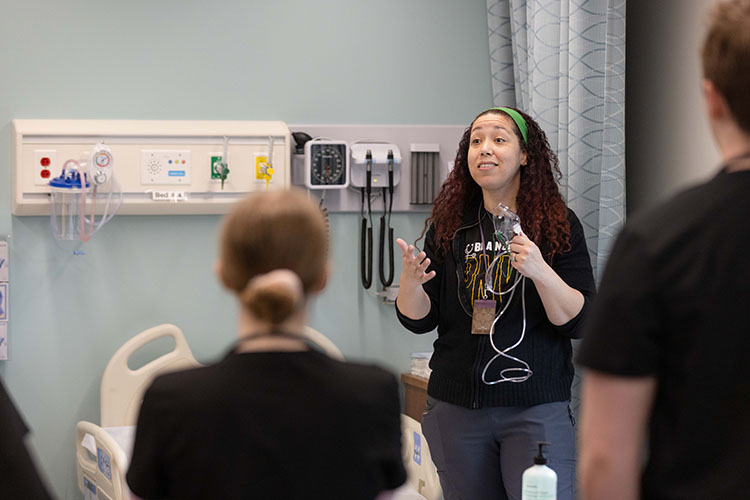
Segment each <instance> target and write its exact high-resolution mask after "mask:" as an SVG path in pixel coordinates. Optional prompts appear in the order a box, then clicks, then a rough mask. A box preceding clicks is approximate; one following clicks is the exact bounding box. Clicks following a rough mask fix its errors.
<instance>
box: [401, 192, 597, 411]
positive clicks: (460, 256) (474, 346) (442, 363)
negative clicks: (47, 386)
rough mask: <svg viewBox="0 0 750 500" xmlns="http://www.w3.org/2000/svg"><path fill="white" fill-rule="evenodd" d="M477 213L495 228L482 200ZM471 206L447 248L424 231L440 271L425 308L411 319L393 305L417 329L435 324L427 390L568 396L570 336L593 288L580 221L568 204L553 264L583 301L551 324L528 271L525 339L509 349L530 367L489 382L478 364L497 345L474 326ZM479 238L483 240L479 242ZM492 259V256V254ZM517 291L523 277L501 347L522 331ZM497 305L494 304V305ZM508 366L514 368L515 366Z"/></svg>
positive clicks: (461, 396) (450, 394)
mask: <svg viewBox="0 0 750 500" xmlns="http://www.w3.org/2000/svg"><path fill="white" fill-rule="evenodd" d="M477 208H479V207H477ZM472 212H473V213H472ZM481 213H482V217H481V220H482V228H483V232H484V237H485V241H486V240H487V239H489V237H490V236H491V235H492V232H493V227H492V221H491V217H490V216H489V214H488V213H487V212H486V211H485V210H484V209H483V208H482V209H481ZM474 214H477V211H476V209H475V210H469V214H468V215H467V216H466V217H465V219H464V221H463V223H462V225H461V226H460V227H459V229H458V230H457V231H456V234H455V236H454V238H453V240H452V242H451V248H450V251H449V252H446V253H445V254H440V253H439V252H438V251H437V250H436V248H435V240H434V235H435V232H434V228H430V229H429V230H428V231H427V234H426V236H425V246H424V251H425V253H426V254H427V256H428V257H429V258H430V261H431V263H430V267H429V269H428V270H427V272H429V271H431V270H435V271H436V273H437V276H436V277H435V278H433V279H432V280H430V281H428V282H427V283H425V284H424V289H425V292H426V293H427V295H428V296H429V297H430V302H431V304H432V307H431V308H430V312H429V313H428V314H427V316H425V317H424V318H422V319H419V320H412V319H409V318H407V317H406V316H404V315H403V314H402V313H401V311H399V310H398V307H397V308H396V314H397V316H398V318H399V320H400V321H401V324H403V325H404V326H405V327H406V328H408V329H409V330H411V331H412V332H414V333H426V332H430V331H432V330H434V329H435V327H437V331H438V338H437V340H436V341H435V343H434V353H433V355H432V359H431V361H430V368H432V375H431V377H430V382H429V385H428V390H427V392H428V394H429V395H431V396H432V397H434V398H437V399H439V400H441V401H445V402H448V403H452V404H455V405H459V406H464V407H466V408H482V407H493V406H530V405H535V404H541V403H551V402H556V401H567V400H568V399H570V385H571V383H572V381H573V374H574V368H573V363H572V360H571V357H572V346H571V342H570V339H571V338H577V337H579V336H580V334H581V331H582V330H581V323H582V319H583V317H584V316H585V314H586V310H587V309H588V305H589V302H590V300H591V297H592V295H593V294H594V291H595V284H594V277H593V273H592V270H591V261H590V259H589V254H588V250H587V248H586V241H585V237H584V233H583V227H582V226H581V223H580V221H579V220H578V218H577V217H576V215H575V214H574V213H573V211H572V210H568V219H569V221H570V232H571V236H570V250H568V251H567V252H564V253H560V254H557V255H555V256H554V258H553V260H552V268H553V269H554V270H555V272H556V273H557V274H558V275H559V276H560V277H561V278H562V279H563V280H564V281H565V282H566V283H567V284H568V285H570V286H571V287H573V288H575V289H576V290H578V291H580V292H581V293H582V294H583V296H584V299H585V301H584V306H583V309H582V310H581V312H580V313H579V314H578V315H577V316H576V317H575V318H573V319H571V320H570V321H569V322H568V323H566V324H564V325H561V326H555V325H553V324H552V323H550V322H549V320H548V319H547V314H546V312H545V311H544V307H543V305H542V301H541V298H540V297H539V294H538V293H537V291H536V288H535V286H534V283H533V281H531V280H530V279H525V280H524V281H525V298H526V301H525V302H526V303H525V307H526V331H525V336H524V340H523V342H522V343H521V344H520V345H519V346H518V347H516V348H515V349H513V350H512V351H510V352H509V353H508V354H510V355H512V356H515V357H517V358H519V359H522V360H524V361H525V362H527V363H528V364H529V366H530V368H531V370H532V371H533V375H532V376H531V378H529V379H528V380H526V381H524V382H520V383H513V382H503V383H499V384H495V385H487V384H485V383H483V382H482V378H481V377H482V371H483V370H484V368H485V366H486V365H487V363H488V362H489V361H490V359H491V358H492V357H493V356H494V355H495V354H496V352H495V350H494V349H493V348H492V346H491V345H490V339H489V336H488V335H473V334H472V333H471V323H472V311H473V306H472V305H473V300H472V299H473V298H477V293H478V292H477V290H479V289H480V287H479V286H478V285H481V283H479V284H478V283H474V282H475V281H477V280H482V281H483V276H484V267H480V269H476V268H477V264H476V262H477V261H478V256H477V253H476V252H473V250H475V249H476V246H475V245H477V242H479V241H481V239H480V236H479V234H480V232H479V224H478V221H477V216H476V215H474ZM522 224H523V221H522ZM478 246H479V247H481V244H479V245H478ZM542 251H543V252H544V249H542ZM491 259H492V257H491V256H490V258H489V261H491ZM506 264H507V263H506ZM515 274H516V272H514V274H513V275H511V277H513V276H515ZM513 279H514V278H513ZM506 286H507V285H506ZM521 291H522V284H521V283H519V285H518V286H517V289H516V293H515V296H514V297H513V299H512V300H511V303H510V305H509V306H508V309H507V311H506V312H505V313H504V314H503V316H502V317H501V318H500V320H499V321H498V323H497V326H496V328H495V334H494V341H495V345H496V346H497V347H498V348H500V349H503V348H506V347H509V346H511V345H512V344H514V343H515V342H516V341H517V340H518V339H519V337H520V335H521V331H522V328H523V317H524V314H523V307H522V306H523V304H522V300H521V295H522V294H521ZM499 302H500V301H499ZM502 305H504V304H500V303H499V304H498V309H497V310H498V311H499V310H500V307H501V306H502ZM513 366H519V365H518V364H517V363H514V362H512V361H509V360H507V359H505V358H502V357H500V358H498V359H497V360H495V361H494V362H492V364H491V365H490V368H489V369H488V370H487V374H486V378H487V380H488V381H491V380H497V379H499V378H500V370H501V369H503V368H509V367H513ZM512 374H515V375H517V374H518V372H514V373H512Z"/></svg>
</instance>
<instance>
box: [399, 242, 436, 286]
mask: <svg viewBox="0 0 750 500" xmlns="http://www.w3.org/2000/svg"><path fill="white" fill-rule="evenodd" d="M396 244H397V245H398V247H399V248H400V249H401V253H402V254H403V258H402V259H401V263H402V266H401V281H400V283H399V287H400V288H402V289H403V288H417V287H421V286H422V285H423V284H424V283H427V282H428V281H430V280H431V279H432V278H434V277H435V275H436V273H435V271H434V270H433V271H430V272H429V273H425V271H426V270H427V266H429V265H430V259H428V258H427V255H426V254H425V253H424V252H419V253H418V254H416V255H414V245H409V244H407V243H406V242H405V241H404V240H402V239H401V238H397V239H396Z"/></svg>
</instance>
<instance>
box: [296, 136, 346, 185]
mask: <svg viewBox="0 0 750 500" xmlns="http://www.w3.org/2000/svg"><path fill="white" fill-rule="evenodd" d="M349 168H350V167H349V144H347V143H346V142H345V141H330V140H318V139H314V140H311V141H308V142H306V143H305V186H307V188H308V189H345V188H346V187H348V186H349Z"/></svg>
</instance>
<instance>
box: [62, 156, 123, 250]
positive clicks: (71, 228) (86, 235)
mask: <svg viewBox="0 0 750 500" xmlns="http://www.w3.org/2000/svg"><path fill="white" fill-rule="evenodd" d="M113 163H114V161H113V157H112V151H111V150H110V149H109V147H107V146H106V145H104V144H103V143H98V144H96V146H94V149H93V154H91V155H88V154H86V155H84V156H83V157H82V158H79V159H77V160H73V159H70V160H67V161H66V162H65V163H64V164H63V167H62V172H61V173H60V176H59V177H55V178H54V179H52V180H51V181H50V182H49V186H50V193H51V201H52V210H51V222H52V231H53V233H54V235H55V239H56V240H63V241H80V242H86V241H89V239H90V238H91V236H92V235H93V234H94V233H96V232H97V231H99V229H101V228H102V226H104V224H106V223H107V222H109V221H110V220H111V219H112V217H113V216H114V215H115V212H117V210H118V208H119V207H120V204H121V203H122V188H120V185H119V183H118V182H117V179H116V178H115V176H114V175H113V172H112V167H113ZM113 194H117V196H116V197H115V200H114V201H113ZM97 202H99V203H100V205H99V207H100V209H101V207H102V205H101V203H103V206H104V208H103V210H101V212H102V215H101V216H100V217H99V219H98V220H97V219H96V211H97Z"/></svg>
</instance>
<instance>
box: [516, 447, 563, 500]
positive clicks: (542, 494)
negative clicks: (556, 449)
mask: <svg viewBox="0 0 750 500" xmlns="http://www.w3.org/2000/svg"><path fill="white" fill-rule="evenodd" d="M544 445H548V446H549V443H545V442H543V441H540V442H539V455H537V456H536V457H534V465H532V466H531V467H529V468H528V469H526V470H525V471H524V472H523V476H522V480H521V484H522V486H521V500H557V474H556V473H555V471H553V470H552V469H550V468H549V467H547V465H546V464H547V459H546V458H545V457H544V453H543V452H542V446H544Z"/></svg>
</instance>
